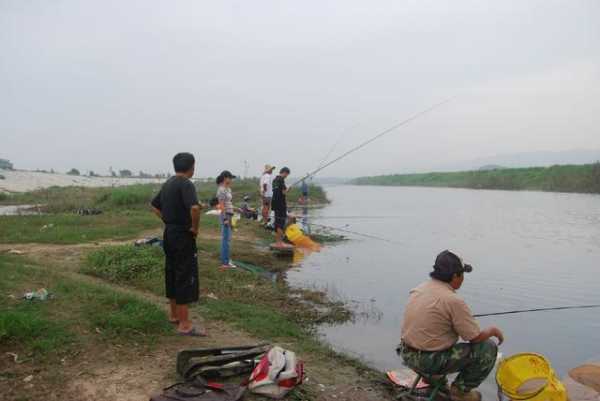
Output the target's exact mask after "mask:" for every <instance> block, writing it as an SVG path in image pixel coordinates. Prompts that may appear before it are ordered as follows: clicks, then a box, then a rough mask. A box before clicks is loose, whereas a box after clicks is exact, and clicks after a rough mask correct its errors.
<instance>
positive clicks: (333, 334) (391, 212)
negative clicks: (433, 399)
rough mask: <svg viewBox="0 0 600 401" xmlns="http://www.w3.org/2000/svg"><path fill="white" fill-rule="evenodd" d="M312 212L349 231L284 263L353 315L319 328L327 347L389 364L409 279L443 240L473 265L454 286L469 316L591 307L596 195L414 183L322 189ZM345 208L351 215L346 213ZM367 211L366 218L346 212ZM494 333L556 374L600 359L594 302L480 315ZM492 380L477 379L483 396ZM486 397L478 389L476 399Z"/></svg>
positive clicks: (596, 260) (301, 282) (505, 349)
mask: <svg viewBox="0 0 600 401" xmlns="http://www.w3.org/2000/svg"><path fill="white" fill-rule="evenodd" d="M327 192H328V195H329V197H330V199H331V200H332V203H331V205H330V206H327V207H325V208H323V209H320V210H316V211H314V212H313V213H312V216H313V217H312V221H313V222H315V223H319V224H324V225H330V226H336V227H344V228H345V229H347V230H353V231H357V232H361V233H365V234H372V235H376V236H379V237H384V238H387V239H390V240H392V241H394V243H390V242H385V241H382V240H376V239H372V238H365V237H360V236H355V235H348V237H350V241H346V242H343V243H340V244H337V245H333V246H328V247H325V248H324V249H323V250H322V251H321V252H319V253H314V254H311V255H309V256H308V257H307V258H306V259H305V260H304V262H303V263H302V264H301V266H300V267H297V268H295V269H293V270H291V271H290V272H289V274H288V280H289V281H290V283H291V284H292V285H295V286H304V287H317V288H321V289H325V290H327V291H328V292H329V294H330V295H331V296H332V297H334V298H336V297H337V298H340V299H343V300H346V301H348V302H350V305H352V306H353V307H354V308H355V309H356V310H357V311H358V312H359V318H358V319H357V320H356V321H355V322H353V323H347V324H342V325H336V326H324V327H321V333H322V335H323V336H324V338H325V339H326V340H327V341H328V342H329V343H331V344H332V345H333V346H334V347H335V348H336V349H338V350H341V351H343V352H347V353H350V354H352V355H355V356H359V357H361V358H362V359H363V360H365V361H366V362H367V363H369V364H370V365H372V366H374V367H376V368H378V369H381V370H388V369H394V368H400V367H401V362H400V360H399V359H398V357H397V356H396V355H395V352H394V348H395V346H396V344H397V343H398V341H399V335H400V325H401V321H402V312H403V309H404V305H405V302H406V300H407V297H408V292H409V290H410V289H411V288H413V287H415V286H416V285H418V284H419V283H420V282H422V281H424V280H427V279H428V274H429V272H430V271H431V266H432V265H433V262H434V259H435V256H436V255H437V253H438V252H440V251H442V250H444V249H451V250H454V251H456V252H457V253H459V254H460V255H462V256H463V258H464V259H465V261H466V262H468V263H470V264H472V265H473V266H474V272H473V273H471V274H468V275H466V279H465V282H464V285H463V287H462V288H461V289H460V291H459V293H460V294H461V295H462V296H463V297H464V298H465V300H466V301H467V303H468V304H469V305H470V306H471V308H472V310H473V312H474V313H487V312H498V311H505V310H513V309H526V308H536V307H554V306H563V305H580V304H593V303H598V304H600V274H599V273H600V196H598V195H584V194H563V193H546V192H514V191H491V190H468V189H449V188H421V187H374V186H331V187H328V188H327ZM344 216H351V217H348V218H345V217H344ZM357 216H358V217H361V216H371V218H355V217H357ZM480 323H481V325H482V326H486V325H489V324H495V325H497V326H499V327H500V328H501V329H502V330H503V331H504V334H505V337H506V341H505V344H504V345H502V347H501V352H502V353H503V354H504V355H505V356H506V355H511V354H513V353H516V352H539V353H541V354H543V355H545V356H547V357H548V358H549V359H550V361H551V363H552V365H553V367H554V368H555V370H557V372H558V373H559V375H561V376H563V375H565V374H566V373H567V371H568V370H569V369H570V368H573V367H575V366H578V365H580V364H582V363H583V362H586V361H589V360H592V359H596V360H598V359H600V358H599V357H600V309H583V310H567V311H552V312H537V313H527V314H521V315H509V316H497V317H488V318H481V319H480ZM492 383H493V380H492V381H490V380H488V383H486V386H485V387H486V388H487V391H486V393H488V394H491V393H492V390H491V388H492ZM486 398H487V397H486Z"/></svg>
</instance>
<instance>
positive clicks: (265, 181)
mask: <svg viewBox="0 0 600 401" xmlns="http://www.w3.org/2000/svg"><path fill="white" fill-rule="evenodd" d="M265 185H266V186H267V190H266V191H264V187H265ZM260 193H261V194H262V196H264V197H265V198H272V197H273V177H272V176H271V174H269V173H264V174H263V175H262V177H260Z"/></svg>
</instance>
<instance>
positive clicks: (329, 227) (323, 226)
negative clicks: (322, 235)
mask: <svg viewBox="0 0 600 401" xmlns="http://www.w3.org/2000/svg"><path fill="white" fill-rule="evenodd" d="M304 224H306V225H309V226H315V227H321V228H326V229H329V230H335V231H340V232H343V233H348V234H354V235H358V236H361V237H365V238H371V239H376V240H379V241H385V242H388V243H390V244H400V242H396V241H392V240H391V239H388V238H383V237H378V236H376V235H371V234H365V233H360V232H358V231H352V230H347V229H345V228H341V227H332V226H326V225H324V224H317V223H307V222H304Z"/></svg>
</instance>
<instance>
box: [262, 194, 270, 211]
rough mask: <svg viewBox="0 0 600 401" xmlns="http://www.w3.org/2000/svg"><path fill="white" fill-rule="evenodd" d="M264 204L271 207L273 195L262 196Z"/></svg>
mask: <svg viewBox="0 0 600 401" xmlns="http://www.w3.org/2000/svg"><path fill="white" fill-rule="evenodd" d="M262 204H263V206H265V207H268V208H270V207H271V197H270V196H263V198H262Z"/></svg>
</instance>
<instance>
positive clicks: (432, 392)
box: [427, 385, 442, 401]
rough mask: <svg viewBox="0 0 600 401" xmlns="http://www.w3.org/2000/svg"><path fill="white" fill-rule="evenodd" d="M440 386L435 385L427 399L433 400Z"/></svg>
mask: <svg viewBox="0 0 600 401" xmlns="http://www.w3.org/2000/svg"><path fill="white" fill-rule="evenodd" d="M441 387H442V386H440V385H436V386H435V387H434V388H433V390H432V391H431V395H430V396H429V398H428V399H427V400H428V401H435V397H437V395H438V393H439V392H440V388H441Z"/></svg>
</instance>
